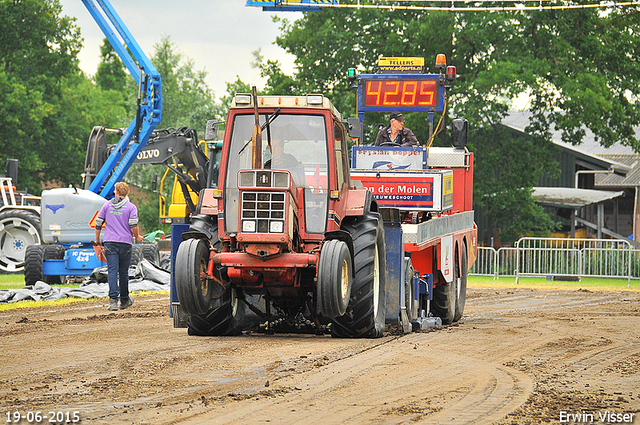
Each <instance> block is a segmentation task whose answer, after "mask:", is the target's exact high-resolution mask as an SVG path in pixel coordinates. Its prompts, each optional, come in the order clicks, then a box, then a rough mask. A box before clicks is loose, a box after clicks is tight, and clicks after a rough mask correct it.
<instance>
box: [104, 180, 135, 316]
mask: <svg viewBox="0 0 640 425" xmlns="http://www.w3.org/2000/svg"><path fill="white" fill-rule="evenodd" d="M115 192H116V197H115V198H113V199H112V200H110V201H109V202H105V204H104V205H103V206H102V208H101V209H100V212H99V213H98V217H97V218H96V243H97V244H100V233H101V231H102V227H103V226H104V227H105V230H104V254H105V257H107V269H108V272H109V307H108V308H107V310H109V311H116V310H118V296H119V297H120V310H124V309H125V308H127V307H130V306H131V305H132V304H133V297H131V296H130V295H129V264H130V263H131V247H132V238H135V239H136V242H142V236H141V235H140V229H139V228H138V209H137V208H136V206H135V205H133V204H132V203H131V202H129V198H128V197H127V195H128V194H129V185H127V184H126V183H124V182H119V183H116V190H115ZM118 281H119V282H120V284H119V285H118Z"/></svg>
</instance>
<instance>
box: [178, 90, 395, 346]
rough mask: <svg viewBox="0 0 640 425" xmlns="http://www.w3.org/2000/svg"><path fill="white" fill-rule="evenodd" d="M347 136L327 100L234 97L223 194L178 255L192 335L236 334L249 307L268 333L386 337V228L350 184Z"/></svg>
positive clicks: (208, 205) (208, 202)
mask: <svg viewBox="0 0 640 425" xmlns="http://www.w3.org/2000/svg"><path fill="white" fill-rule="evenodd" d="M346 127H347V125H346V123H345V122H344V121H343V119H342V116H341V115H340V113H339V112H338V111H337V110H336V109H335V107H334V106H333V105H332V104H331V102H330V101H329V100H328V99H326V98H324V97H323V96H322V95H307V96H260V97H258V96H256V95H255V91H254V94H253V95H250V94H246V95H242V94H239V95H236V97H235V99H234V101H233V103H232V106H231V108H230V110H229V115H228V119H227V125H226V131H225V135H224V141H223V150H222V156H221V162H220V172H219V180H218V188H215V189H204V190H203V192H202V193H201V195H200V197H199V203H198V206H197V211H196V214H195V215H194V216H193V217H192V224H191V226H190V227H189V229H188V231H187V232H185V233H183V235H182V238H183V241H182V243H181V244H180V245H179V247H178V249H177V254H176V255H175V266H174V280H175V291H176V293H177V299H178V301H179V303H175V302H174V301H173V300H174V297H173V295H172V304H173V305H172V313H173V314H174V315H178V316H180V317H185V316H186V322H187V326H188V328H189V333H190V334H195V335H233V334H238V333H240V332H241V330H242V327H243V323H244V322H245V311H246V308H247V307H248V308H249V309H250V310H251V311H252V312H253V313H255V314H257V315H258V316H260V317H262V318H263V319H264V320H263V321H264V322H265V323H266V330H267V331H274V330H277V329H276V328H277V327H278V326H279V325H283V324H286V325H289V326H288V328H289V329H291V327H297V328H300V327H302V326H303V325H305V324H306V325H311V327H312V328H314V329H315V331H316V332H325V331H327V330H328V329H330V332H331V334H332V335H333V336H337V337H371V338H375V337H380V336H382V334H383V331H384V327H385V273H384V270H385V246H384V245H385V239H384V228H383V222H382V218H381V216H380V214H379V211H378V204H377V202H376V200H375V199H374V197H373V195H372V193H371V192H370V191H368V190H366V189H365V188H364V187H363V186H362V184H360V182H358V181H352V180H351V179H350V174H349V158H348V147H347V138H348V134H347V128H346ZM174 323H175V316H174ZM329 323H330V326H327V325H328V324H329Z"/></svg>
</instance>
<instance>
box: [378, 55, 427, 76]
mask: <svg viewBox="0 0 640 425" xmlns="http://www.w3.org/2000/svg"><path fill="white" fill-rule="evenodd" d="M378 67H379V68H380V71H395V72H422V71H423V70H424V58H399V57H384V56H383V57H380V58H378Z"/></svg>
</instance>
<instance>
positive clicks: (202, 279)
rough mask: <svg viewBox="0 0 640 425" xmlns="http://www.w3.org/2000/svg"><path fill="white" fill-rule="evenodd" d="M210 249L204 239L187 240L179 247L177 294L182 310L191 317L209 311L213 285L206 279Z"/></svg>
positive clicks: (176, 263)
mask: <svg viewBox="0 0 640 425" xmlns="http://www.w3.org/2000/svg"><path fill="white" fill-rule="evenodd" d="M208 265H209V247H208V243H206V242H205V241H204V240H202V239H187V240H186V241H183V242H182V243H181V244H180V246H179V247H178V252H177V253H176V262H175V269H176V270H175V280H176V293H177V295H178V300H179V301H180V306H181V307H182V310H183V311H184V312H185V313H187V314H189V315H202V314H205V313H207V312H208V311H209V305H210V304H211V293H212V290H213V285H217V283H214V282H212V281H210V280H209V279H207V278H206V273H207V266H208Z"/></svg>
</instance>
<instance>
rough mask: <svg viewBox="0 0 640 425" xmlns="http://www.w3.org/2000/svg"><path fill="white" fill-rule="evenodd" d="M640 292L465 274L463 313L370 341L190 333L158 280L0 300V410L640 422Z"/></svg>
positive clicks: (298, 419)
mask: <svg viewBox="0 0 640 425" xmlns="http://www.w3.org/2000/svg"><path fill="white" fill-rule="evenodd" d="M639 301H640V292H590V291H584V290H578V289H576V290H575V291H555V290H531V289H474V288H471V289H469V292H468V298H467V310H466V312H465V317H464V318H463V319H462V320H461V321H460V323H459V324H457V325H455V326H449V327H445V328H442V329H440V330H436V331H430V332H414V333H412V334H408V335H398V334H394V333H393V332H391V333H390V334H389V335H387V336H385V337H383V338H381V339H377V340H341V339H333V338H331V337H330V336H315V335H263V334H256V333H248V334H246V335H242V336H239V337H220V338H218V337H209V338H202V337H190V336H188V335H187V333H186V330H185V329H175V328H173V327H172V319H171V318H170V317H169V315H168V296H166V295H162V296H161V295H149V296H145V297H138V298H137V299H136V303H135V305H134V306H133V307H131V308H130V309H129V310H126V311H123V312H107V311H106V310H105V307H106V302H105V300H97V301H92V302H90V303H88V304H87V303H82V304H76V305H71V306H64V307H56V308H51V307H48V308H42V309H33V310H12V311H9V312H1V313H0V342H1V345H0V347H1V348H0V368H1V369H0V370H1V371H2V373H1V375H0V407H1V408H2V411H0V414H2V416H0V421H2V422H6V421H7V420H8V419H9V420H10V421H9V422H11V421H12V420H13V419H14V418H15V414H16V413H15V412H18V413H20V414H22V415H27V413H28V412H38V411H40V412H42V415H43V417H42V419H41V420H40V422H38V421H36V419H35V418H36V416H33V417H32V418H31V419H32V420H31V421H30V422H29V421H27V420H26V419H25V420H23V421H22V423H61V422H60V421H59V419H60V418H63V419H64V420H65V421H66V419H67V418H69V419H70V420H71V421H73V413H74V412H77V418H80V420H81V422H82V423H91V424H94V423H95V424H176V423H180V424H237V423H244V424H261V423H273V424H300V423H305V424H318V423H321V424H323V425H329V424H341V423H349V424H402V423H411V424H419V423H424V424H540V423H621V422H622V423H624V421H625V419H627V420H629V421H632V423H636V424H640V419H637V417H638V416H640V303H639ZM7 412H8V413H9V416H7ZM578 414H580V415H581V417H580V418H579V419H578V417H577V416H570V415H578ZM607 414H609V416H606V415H607ZM625 414H626V415H627V416H626V417H625V416H624V415H625ZM64 415H68V416H64ZM589 415H591V416H589ZM611 415H613V416H611ZM51 419H53V421H51ZM602 419H604V420H602ZM611 419H614V421H611ZM62 422H64V421H62Z"/></svg>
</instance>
